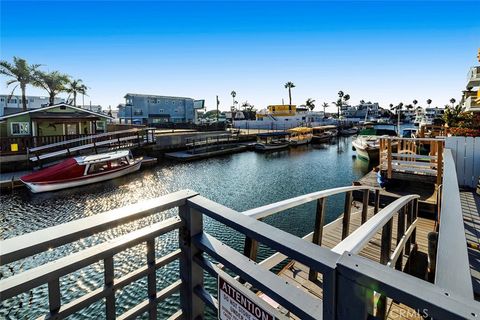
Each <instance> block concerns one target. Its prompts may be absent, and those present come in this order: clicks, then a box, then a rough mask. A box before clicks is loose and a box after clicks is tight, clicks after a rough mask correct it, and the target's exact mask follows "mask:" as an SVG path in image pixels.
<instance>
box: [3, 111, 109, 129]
mask: <svg viewBox="0 0 480 320" xmlns="http://www.w3.org/2000/svg"><path fill="white" fill-rule="evenodd" d="M109 120H112V117H110V116H108V115H106V114H102V113H98V112H94V111H90V110H87V109H82V108H79V107H74V106H71V105H68V104H66V103H60V104H57V105H53V106H48V107H43V108H38V109H31V110H26V111H20V112H15V113H11V114H6V115H4V116H3V117H0V134H1V136H2V137H42V136H59V135H62V136H66V135H82V134H96V133H105V132H107V122H108V121H109Z"/></svg>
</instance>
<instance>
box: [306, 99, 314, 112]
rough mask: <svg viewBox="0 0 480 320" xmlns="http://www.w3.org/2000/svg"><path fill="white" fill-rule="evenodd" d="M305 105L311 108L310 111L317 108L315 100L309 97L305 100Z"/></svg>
mask: <svg viewBox="0 0 480 320" xmlns="http://www.w3.org/2000/svg"><path fill="white" fill-rule="evenodd" d="M305 105H306V106H307V108H309V109H310V111H313V109H315V100H313V99H312V98H308V99H307V101H305Z"/></svg>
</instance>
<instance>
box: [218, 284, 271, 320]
mask: <svg viewBox="0 0 480 320" xmlns="http://www.w3.org/2000/svg"><path fill="white" fill-rule="evenodd" d="M259 299H260V298H259V297H257V296H255V294H254V293H252V292H250V291H249V290H248V289H246V288H244V287H243V286H242V287H240V286H239V285H238V284H237V285H233V284H232V283H231V282H229V281H227V280H225V279H223V278H222V277H220V275H219V276H218V319H221V320H275V319H276V318H275V316H274V315H273V312H271V311H270V310H267V309H268V308H266V307H265V306H261V305H260V304H263V303H258V302H260V301H261V302H263V301H262V300H260V301H258V300H259ZM255 300H257V302H255Z"/></svg>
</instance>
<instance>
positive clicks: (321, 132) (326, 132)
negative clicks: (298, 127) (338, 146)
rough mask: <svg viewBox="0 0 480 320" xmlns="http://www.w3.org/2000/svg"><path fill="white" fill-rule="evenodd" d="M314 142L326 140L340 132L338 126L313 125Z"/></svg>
mask: <svg viewBox="0 0 480 320" xmlns="http://www.w3.org/2000/svg"><path fill="white" fill-rule="evenodd" d="M312 129H313V137H312V142H325V141H328V140H330V139H331V138H333V137H336V136H337V134H338V130H337V127H336V126H334V125H328V126H318V127H313V128H312Z"/></svg>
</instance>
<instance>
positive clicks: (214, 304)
mask: <svg viewBox="0 0 480 320" xmlns="http://www.w3.org/2000/svg"><path fill="white" fill-rule="evenodd" d="M348 188H350V187H348ZM349 190H350V189H349ZM337 191H338V190H337ZM363 191H364V197H367V196H366V195H368V194H369V190H368V189H367V190H363ZM350 192H351V191H347V193H346V203H345V204H346V206H347V205H348V203H350V204H351V200H352V198H351V194H350ZM404 200H406V199H403V200H402V201H400V202H402V203H403V201H404ZM409 200H410V203H412V201H413V202H416V200H417V199H416V198H415V196H412V197H411V198H409ZM316 201H317V217H319V216H320V217H321V215H318V213H322V212H323V209H324V208H325V202H324V198H320V199H316ZM400 202H397V203H396V204H395V205H393V206H391V207H390V208H389V209H388V210H386V211H384V213H380V212H379V213H377V214H378V215H379V217H380V218H379V220H384V219H386V218H384V217H386V216H389V213H388V211H392V210H397V209H398V210H401V209H400V206H399V205H400ZM367 203H368V202H367ZM387 207H388V206H387ZM170 208H178V216H177V215H174V216H173V217H171V218H168V219H165V220H163V221H161V222H157V223H154V224H152V225H149V226H147V227H144V228H141V229H138V230H135V231H130V232H129V233H127V234H125V235H122V236H118V237H116V238H114V239H112V240H109V241H106V242H103V243H100V244H96V245H94V246H92V247H88V248H86V249H83V250H81V251H79V252H76V253H72V254H69V255H67V256H65V257H63V258H60V259H57V260H54V261H52V262H49V263H47V264H44V265H40V266H36V267H33V268H32V269H28V270H26V271H22V272H21V273H19V274H16V275H13V276H9V277H6V278H5V277H4V278H2V279H1V280H0V300H1V302H3V301H5V300H6V299H9V298H11V297H13V296H16V295H18V294H23V293H25V292H28V291H29V290H30V289H32V288H34V287H38V286H41V285H44V284H46V285H47V287H48V305H49V311H48V313H47V314H46V315H45V318H64V317H66V316H68V315H71V314H74V313H75V312H77V311H79V310H80V309H82V308H84V307H87V306H89V305H91V304H93V303H94V302H97V301H101V300H103V301H104V302H105V316H104V317H103V316H101V315H98V314H96V316H97V317H102V318H106V319H115V318H119V319H133V318H136V317H139V316H141V315H144V314H145V313H146V312H148V314H149V318H150V319H156V318H158V315H157V306H158V303H160V302H161V301H163V300H164V299H166V298H167V297H171V295H172V294H173V293H175V292H179V293H180V296H179V300H180V310H178V311H176V312H175V313H174V314H173V315H172V317H171V318H172V319H179V318H183V319H197V318H203V317H204V316H205V307H209V308H212V310H213V311H214V312H217V311H218V300H217V298H216V297H215V295H214V293H212V292H210V289H208V287H207V286H205V283H204V272H205V271H206V272H208V273H210V274H211V275H213V276H214V277H217V276H219V275H220V276H223V277H227V275H226V274H225V273H222V272H223V271H222V270H220V269H219V268H218V267H217V266H216V265H215V264H213V263H212V261H211V259H210V258H213V259H214V260H215V261H218V263H221V264H222V265H223V266H224V267H225V268H226V269H228V270H229V274H235V275H238V276H239V277H240V278H241V279H244V280H245V281H247V282H248V283H250V284H252V285H253V287H254V288H257V289H259V290H261V291H262V292H264V293H265V294H267V295H268V296H269V297H271V298H272V299H274V301H276V302H278V303H279V304H280V305H281V307H282V310H287V311H289V312H292V313H293V314H294V315H295V316H297V317H299V318H301V319H307V320H314V319H339V320H353V319H367V318H369V317H370V316H372V314H371V313H370V312H371V310H372V308H371V307H372V304H373V300H372V299H371V297H372V296H373V293H374V292H378V293H379V294H381V296H382V297H389V298H391V299H394V300H395V301H397V302H399V303H403V304H406V305H408V306H409V307H411V308H414V309H415V310H427V312H428V314H427V315H428V316H430V317H433V318H435V319H448V320H450V319H475V318H477V317H478V316H480V305H479V303H478V302H475V301H474V300H473V299H471V298H469V297H466V298H465V297H463V296H461V295H458V294H457V291H456V290H452V291H447V293H448V295H446V294H445V289H444V288H443V287H439V286H437V285H434V284H431V283H428V282H425V281H420V280H419V279H418V278H415V277H413V276H410V275H408V274H405V273H402V272H398V271H397V270H393V269H392V268H389V267H388V266H385V265H381V264H379V263H377V262H374V261H371V260H368V259H366V258H363V257H360V256H358V255H357V254H355V253H353V252H344V253H343V254H338V253H336V252H334V251H332V250H330V249H327V248H324V247H321V246H319V245H318V243H311V242H307V241H304V240H302V239H300V238H298V237H295V236H293V235H291V234H288V233H287V232H284V231H282V230H279V229H277V228H275V227H273V226H270V225H268V224H265V223H263V222H261V221H258V220H257V219H252V218H251V217H249V216H246V215H244V214H241V213H239V212H237V211H235V210H232V209H230V208H227V207H225V206H222V205H220V204H218V203H215V202H213V201H210V200H208V199H206V198H203V197H201V196H199V195H197V194H196V193H195V192H191V191H179V192H177V193H174V194H171V195H168V196H164V197H160V198H157V199H152V200H151V201H149V202H148V203H144V202H142V203H139V204H137V205H133V206H128V207H126V208H121V209H117V210H113V211H110V212H107V213H102V214H99V215H97V216H93V217H92V218H84V219H80V220H77V221H72V222H69V223H66V224H63V225H59V226H55V227H51V228H48V229H45V230H41V231H37V232H33V233H31V234H27V235H24V236H20V237H16V238H13V239H9V240H4V241H0V265H1V266H4V265H5V264H8V263H12V262H13V263H15V261H17V260H19V259H22V258H26V257H30V256H32V255H35V254H37V253H40V252H43V251H45V250H47V249H49V248H51V247H58V246H61V245H63V244H67V243H70V242H72V241H75V240H78V239H81V238H84V237H86V236H89V235H92V234H93V233H98V232H100V231H104V230H107V229H110V228H114V227H116V226H118V225H120V224H124V223H126V222H130V221H134V220H137V219H140V218H142V217H146V216H148V215H150V214H154V213H157V212H161V211H164V210H167V209H170ZM410 208H411V210H414V211H415V210H416V209H417V208H416V207H410ZM347 209H349V208H347ZM346 213H347V216H348V211H346ZM361 214H363V209H362V212H361ZM204 216H208V217H209V218H210V219H213V220H215V221H217V222H218V223H220V224H222V225H225V226H227V227H230V228H232V229H234V230H236V231H237V232H239V233H241V234H243V235H245V237H246V238H249V239H251V240H252V241H255V242H258V243H262V244H264V245H266V246H268V247H269V248H271V249H273V250H274V251H277V252H279V253H280V254H282V255H285V256H286V257H289V258H291V259H294V260H296V261H298V262H300V263H302V264H304V265H305V266H307V267H308V268H310V270H313V271H314V272H318V273H321V274H322V292H323V297H322V299H321V300H320V299H318V298H316V297H313V296H312V295H310V294H309V293H307V292H305V291H303V290H301V289H300V288H297V287H296V286H294V285H291V284H289V283H286V282H285V280H284V279H281V278H280V277H278V276H277V275H275V274H274V273H272V272H270V271H269V270H267V269H266V268H264V267H263V266H261V265H259V264H257V263H255V262H254V261H252V260H250V259H248V258H247V257H245V256H244V255H243V254H242V253H240V252H238V251H236V250H234V249H233V248H231V247H230V246H229V245H228V244H226V243H222V242H221V241H220V240H218V239H217V238H215V237H214V236H213V235H211V234H209V233H207V232H206V230H205V228H204ZM443 216H445V214H444V215H443ZM115 217H117V218H118V219H115ZM95 218H98V221H99V225H98V226H97V225H95V221H96V219H95ZM407 218H408V214H407ZM410 218H412V221H413V218H415V216H410ZM341 219H342V220H341V221H342V223H344V222H345V221H348V220H344V219H345V215H344V217H342V218H341ZM391 220H392V219H391V218H390V221H391ZM373 221H375V220H373ZM320 222H321V221H316V226H315V227H316V229H318V227H319V226H321V225H322V224H321V223H320ZM366 222H367V221H364V223H363V226H364V229H370V227H369V225H367V224H366ZM334 223H338V222H334ZM372 224H373V223H372ZM375 224H376V225H378V224H380V223H378V224H377V223H375ZM388 224H389V223H387V224H385V225H384V226H383V228H385V227H386V226H388ZM411 226H413V224H411ZM360 228H362V227H360ZM322 229H323V228H322ZM413 229H414V227H413ZM174 230H178V248H177V247H176V246H174V247H172V248H171V249H172V251H170V252H169V253H168V254H166V255H163V256H161V257H157V256H156V252H155V238H156V237H158V236H160V235H162V234H165V233H167V232H171V231H174ZM384 230H385V229H384ZM407 230H408V229H407ZM347 231H348V228H347ZM363 233H364V234H370V232H366V231H364V232H363ZM383 233H385V234H386V235H390V237H391V228H390V230H389V231H388V230H387V232H386V231H384V232H383ZM407 233H408V232H407ZM407 233H405V236H406V237H408V236H407ZM347 234H348V233H347ZM319 236H321V234H318V233H317V234H316V235H315V232H314V236H313V238H315V237H317V238H318V237H319ZM320 239H321V237H320ZM317 240H318V239H317ZM26 241H30V242H29V243H26ZM397 241H400V242H401V241H402V240H401V239H400V238H399V239H397ZM406 241H408V240H406ZM411 241H412V242H413V240H411ZM382 242H383V241H382ZM142 243H143V244H145V245H146V249H147V250H146V258H147V259H146V262H147V263H146V264H145V265H142V266H140V267H138V268H137V269H135V270H133V271H131V272H130V273H128V274H127V275H125V276H123V277H121V278H115V277H114V274H115V272H114V271H115V268H114V266H115V264H114V255H115V254H117V253H119V252H123V251H125V250H126V249H128V248H130V247H132V246H135V245H137V244H142ZM355 247H356V246H353V247H352V248H353V249H352V250H354V249H355ZM4 249H5V250H4ZM384 252H389V253H390V250H388V251H387V250H385V251H384ZM447 254H448V256H449V257H450V258H451V257H452V253H451V252H448V253H447ZM391 257H392V255H390V260H392V258H391ZM387 258H388V256H387ZM177 260H178V261H179V279H177V280H176V281H174V282H173V283H172V284H170V285H167V286H166V287H164V288H163V289H160V290H159V291H157V288H156V287H157V284H158V281H159V280H160V279H158V278H157V276H156V270H157V269H158V268H161V267H162V266H164V265H166V264H168V263H171V262H173V261H177ZM99 261H100V262H103V265H104V268H103V269H104V270H101V271H100V273H101V274H103V278H104V279H103V285H102V286H101V287H99V288H96V289H94V290H93V291H90V292H88V293H86V294H84V295H83V296H81V297H79V298H77V299H75V300H73V301H71V302H69V303H66V304H62V299H61V292H62V291H61V290H60V288H61V286H62V282H61V281H60V277H63V276H65V275H68V274H71V273H72V272H75V271H76V270H79V269H80V268H83V267H85V266H88V265H92V264H93V263H96V262H99ZM456 263H463V261H460V262H458V261H457V262H456ZM94 272H95V271H94ZM450 276H451V275H450V274H449V275H448V277H450ZM229 277H230V276H229ZM142 278H146V288H145V291H146V293H147V297H148V298H147V299H145V300H143V301H142V302H140V303H139V304H138V305H136V306H134V307H132V308H130V309H128V310H127V311H126V312H125V313H123V314H122V315H120V316H116V307H115V304H116V300H115V296H116V292H117V291H118V290H120V289H121V288H124V287H125V286H126V285H128V284H130V283H132V282H133V281H137V280H140V279H142ZM229 279H230V280H231V281H235V280H234V279H233V278H232V277H230V278H229ZM236 285H238V286H241V284H240V283H237V284H236ZM140 290H141V289H140ZM242 290H244V289H242ZM249 296H250V297H251V298H252V299H257V297H256V296H255V295H254V294H250V295H249ZM172 299H173V298H172ZM42 302H43V301H42V300H40V303H42ZM23 308H30V306H24V307H23ZM279 312H280V311H279ZM281 312H284V311H281ZM282 318H283V316H281V317H280V319H282Z"/></svg>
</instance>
